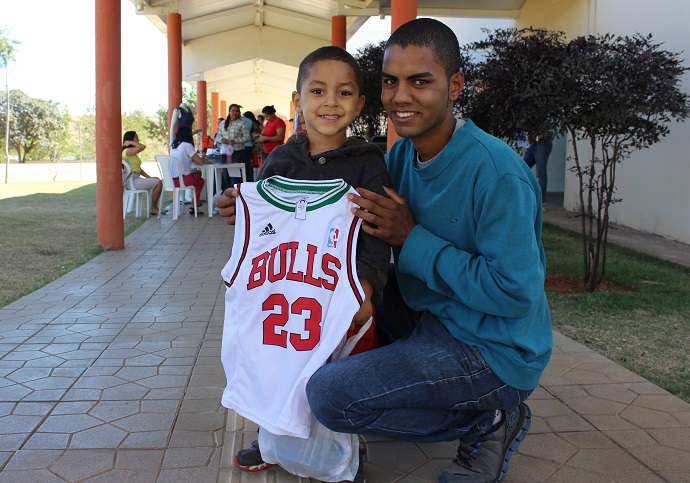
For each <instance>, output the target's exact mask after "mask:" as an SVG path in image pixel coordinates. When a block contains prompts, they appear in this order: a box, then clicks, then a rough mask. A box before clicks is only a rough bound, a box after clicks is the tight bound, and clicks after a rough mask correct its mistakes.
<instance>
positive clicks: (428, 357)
mask: <svg viewBox="0 0 690 483" xmlns="http://www.w3.org/2000/svg"><path fill="white" fill-rule="evenodd" d="M459 59H460V54H459V45H458V41H457V38H456V37H455V34H454V33H453V32H452V30H450V29H449V28H448V27H446V26H445V25H444V24H442V23H441V22H438V21H436V20H432V19H416V20H412V21H410V22H408V23H406V24H404V25H402V26H401V27H399V28H398V29H397V30H396V31H395V32H394V33H393V34H392V35H391V37H390V39H389V40H388V42H387V44H386V48H385V53H384V60H383V79H382V80H383V86H382V93H381V99H382V101H383V105H384V107H385V109H386V112H387V114H388V116H389V117H390V119H391V120H392V122H393V125H394V127H395V130H396V131H397V133H398V134H399V135H400V136H402V137H403V139H402V140H400V141H398V142H397V143H396V144H395V145H394V146H393V147H392V149H391V151H390V152H389V153H388V154H387V161H388V169H389V171H390V173H391V177H392V188H393V189H388V190H386V191H387V194H388V196H389V197H384V196H381V195H379V194H376V193H373V192H371V191H367V190H364V189H361V190H359V192H360V194H361V196H360V197H357V196H354V195H353V198H352V199H353V201H354V202H355V203H356V204H358V205H359V206H360V207H361V208H360V209H359V210H357V212H356V214H357V215H358V216H359V217H360V218H362V219H363V220H364V222H363V225H362V229H363V230H364V231H365V232H366V233H368V234H370V235H373V236H375V237H377V238H379V239H381V240H383V241H385V242H387V243H389V244H390V245H391V246H393V254H394V259H395V272H394V273H392V274H391V276H389V282H388V285H387V286H386V290H385V291H384V302H383V304H382V305H380V306H377V308H376V309H377V310H376V325H377V328H378V329H379V335H380V340H381V343H382V344H383V345H384V346H383V347H381V348H379V349H375V350H372V351H370V352H367V353H364V354H359V355H356V356H353V357H349V358H345V359H342V360H339V361H336V362H334V363H331V364H327V365H326V366H324V367H322V368H321V369H319V370H318V371H317V372H316V373H315V374H314V375H313V376H312V378H311V380H310V381H309V384H308V385H307V396H308V398H309V404H310V406H311V408H312V411H313V413H314V415H315V416H316V418H317V419H318V420H319V421H320V422H321V423H322V424H324V425H325V426H326V427H328V428H330V429H332V430H334V431H339V432H346V433H357V434H369V435H379V436H385V437H388V438H393V439H398V440H405V441H415V442H434V441H452V440H459V443H460V444H459V448H458V454H457V457H456V458H455V459H454V460H453V462H452V463H450V464H449V465H448V466H446V467H445V468H444V469H443V471H442V473H441V475H440V477H439V480H440V481H441V483H451V482H493V481H502V480H503V479H504V478H505V475H506V472H507V470H508V462H509V460H510V456H511V454H512V453H513V452H514V451H515V450H516V449H517V447H518V445H519V444H520V442H521V441H522V440H523V439H524V437H525V435H526V433H527V430H528V429H529V426H530V421H531V413H530V409H529V407H528V406H527V405H526V404H525V402H524V401H525V400H526V399H527V397H528V396H529V395H530V393H531V392H532V390H534V388H535V387H536V386H537V383H538V381H539V377H540V376H541V374H542V372H543V370H544V368H545V367H546V365H547V363H548V361H549V358H550V356H551V349H552V336H551V318H550V314H549V308H548V304H547V301H546V296H545V293H544V277H545V270H546V267H545V263H546V262H545V256H544V248H543V246H542V242H541V226H542V210H541V201H542V200H541V189H540V187H539V184H538V182H537V180H536V179H535V177H534V175H533V174H532V172H531V171H530V170H529V169H528V168H527V166H526V165H525V163H524V162H523V161H522V159H520V157H519V156H517V155H516V154H515V153H514V152H513V151H512V149H511V148H510V147H509V146H508V145H506V144H505V143H504V142H502V141H500V140H498V139H496V138H494V137H492V136H490V135H488V134H487V133H485V132H483V131H482V130H481V129H479V128H478V127H477V126H475V125H474V124H473V123H472V122H471V121H470V120H465V119H456V118H455V117H454V116H453V101H455V100H456V99H457V98H458V96H459V95H460V92H461V91H462V86H463V82H464V78H463V74H462V72H460V66H459Z"/></svg>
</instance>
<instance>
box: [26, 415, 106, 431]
mask: <svg viewBox="0 0 690 483" xmlns="http://www.w3.org/2000/svg"><path fill="white" fill-rule="evenodd" d="M101 424H103V422H102V421H99V420H98V419H96V418H93V417H91V416H89V415H88V414H69V415H61V416H48V418H47V419H46V420H45V421H44V422H43V424H41V426H40V428H39V431H41V432H43V433H76V432H79V431H83V430H85V429H88V428H93V427H95V426H99V425H101Z"/></svg>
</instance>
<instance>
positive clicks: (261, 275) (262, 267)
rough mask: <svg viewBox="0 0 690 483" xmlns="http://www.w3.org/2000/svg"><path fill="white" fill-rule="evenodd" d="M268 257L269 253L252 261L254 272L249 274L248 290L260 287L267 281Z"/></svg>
mask: <svg viewBox="0 0 690 483" xmlns="http://www.w3.org/2000/svg"><path fill="white" fill-rule="evenodd" d="M268 257H269V253H268V252H264V253H262V254H261V255H258V256H256V257H254V258H253V259H252V271H251V272H250V273H249V282H248V283H247V290H251V289H253V288H256V287H260V286H261V285H263V283H264V282H265V281H266V262H268Z"/></svg>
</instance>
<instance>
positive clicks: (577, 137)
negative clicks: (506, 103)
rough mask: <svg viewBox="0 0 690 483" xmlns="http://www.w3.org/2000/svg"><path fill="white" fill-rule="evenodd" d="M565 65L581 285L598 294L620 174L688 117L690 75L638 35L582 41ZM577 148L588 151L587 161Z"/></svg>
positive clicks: (570, 48) (570, 51) (566, 123)
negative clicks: (685, 80)
mask: <svg viewBox="0 0 690 483" xmlns="http://www.w3.org/2000/svg"><path fill="white" fill-rule="evenodd" d="M564 61H565V63H566V66H567V70H568V79H567V82H565V83H564V84H563V96H562V99H563V105H564V107H565V112H564V119H563V124H564V126H565V127H566V129H567V131H568V133H569V134H570V140H571V142H572V146H573V153H574V154H573V161H574V166H573V167H572V169H571V171H572V172H574V173H575V175H576V176H577V179H578V182H579V188H580V193H579V194H580V206H579V214H580V217H581V221H582V226H581V230H582V251H583V259H584V282H585V284H586V286H587V288H588V289H589V290H590V291H594V290H596V287H597V285H598V284H599V283H600V282H601V280H602V278H603V277H604V274H605V270H606V241H607V234H608V228H609V207H610V206H611V205H612V204H614V203H617V202H620V201H621V200H620V199H619V198H616V196H615V193H616V184H615V182H616V171H617V168H618V167H619V165H620V164H621V163H622V162H623V160H625V159H627V158H629V157H630V155H631V154H632V153H633V152H634V151H637V150H640V149H644V148H648V147H650V146H651V145H652V144H655V143H657V142H659V141H660V140H661V138H663V137H665V136H666V135H667V134H668V133H669V127H668V124H669V122H670V121H671V120H672V119H675V120H676V121H681V120H684V119H686V118H687V117H688V114H690V105H689V103H688V95H687V94H686V93H684V92H681V90H680V88H679V85H680V81H681V77H682V76H683V74H684V73H685V72H687V71H688V68H687V67H683V66H682V65H681V61H680V59H679V56H678V54H675V53H672V52H668V51H665V50H662V49H661V44H658V43H655V42H653V40H652V36H651V35H648V36H646V37H645V36H641V35H639V34H638V35H635V36H633V37H622V36H613V35H610V34H606V35H599V36H588V37H578V38H576V39H574V40H572V41H571V42H570V43H569V44H568V47H567V50H566V52H565V56H564ZM578 141H584V142H585V143H586V145H587V148H588V153H587V154H584V153H582V151H580V150H579V149H578V148H579V145H578ZM586 151H587V150H586Z"/></svg>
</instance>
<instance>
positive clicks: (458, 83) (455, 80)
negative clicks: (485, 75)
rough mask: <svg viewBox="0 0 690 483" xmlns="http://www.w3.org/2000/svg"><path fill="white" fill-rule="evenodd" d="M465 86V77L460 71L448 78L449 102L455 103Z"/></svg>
mask: <svg viewBox="0 0 690 483" xmlns="http://www.w3.org/2000/svg"><path fill="white" fill-rule="evenodd" d="M464 85H465V75H464V74H463V73H462V71H461V70H459V71H457V72H456V73H455V74H453V75H452V76H450V83H449V94H450V100H451V101H455V100H456V99H457V98H458V97H460V94H461V93H462V86H464Z"/></svg>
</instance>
